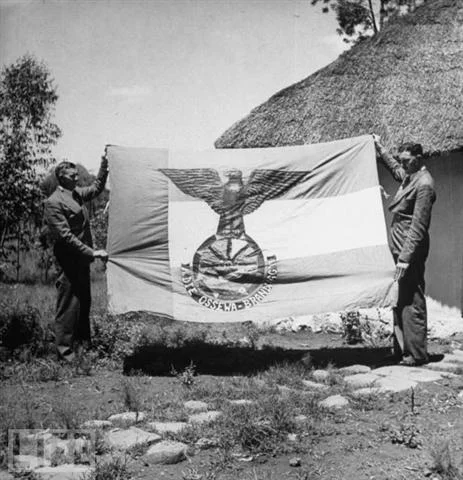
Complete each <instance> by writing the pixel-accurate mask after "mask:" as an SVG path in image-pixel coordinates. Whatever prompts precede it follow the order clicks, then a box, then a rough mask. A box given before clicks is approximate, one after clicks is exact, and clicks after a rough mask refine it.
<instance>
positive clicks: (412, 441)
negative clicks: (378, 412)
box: [389, 421, 423, 448]
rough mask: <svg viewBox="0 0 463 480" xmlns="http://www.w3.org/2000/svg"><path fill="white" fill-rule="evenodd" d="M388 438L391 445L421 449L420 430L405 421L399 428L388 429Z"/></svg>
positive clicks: (391, 427) (413, 424)
mask: <svg viewBox="0 0 463 480" xmlns="http://www.w3.org/2000/svg"><path fill="white" fill-rule="evenodd" d="M389 438H390V439H391V442H392V443H396V444H399V445H404V446H405V447H408V448H421V446H422V445H423V442H422V440H421V436H420V430H419V428H418V427H417V426H416V425H415V423H413V422H409V421H405V422H403V423H402V424H400V426H390V427H389Z"/></svg>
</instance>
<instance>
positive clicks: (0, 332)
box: [0, 302, 47, 354]
mask: <svg viewBox="0 0 463 480" xmlns="http://www.w3.org/2000/svg"><path fill="white" fill-rule="evenodd" d="M46 337H47V332H46V331H45V330H44V329H43V328H42V326H41V323H40V312H39V310H38V309H37V308H34V307H32V306H30V305H27V304H26V305H24V306H20V305H19V303H16V304H14V305H8V304H7V303H6V302H0V342H1V343H2V345H3V346H4V347H6V348H8V349H9V350H15V349H17V348H19V347H22V346H25V345H27V346H28V348H29V350H30V352H31V353H32V354H40V353H43V352H44V351H45V350H47V345H46V340H47V338H46Z"/></svg>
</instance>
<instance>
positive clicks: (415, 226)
mask: <svg viewBox="0 0 463 480" xmlns="http://www.w3.org/2000/svg"><path fill="white" fill-rule="evenodd" d="M373 138H374V140H375V145H376V150H377V153H378V155H379V157H380V159H381V160H382V161H383V163H384V165H385V166H386V168H388V170H389V171H390V172H391V174H392V176H393V177H394V179H395V180H397V181H399V182H401V185H400V187H399V189H398V191H397V193H396V195H395V197H394V199H393V200H392V202H391V204H390V205H389V210H390V211H391V212H392V214H393V218H392V225H391V232H390V240H391V251H392V254H393V256H394V260H395V262H396V273H395V280H397V281H398V283H399V296H398V301H397V306H396V307H395V308H394V333H395V342H394V347H395V352H396V353H399V352H400V353H401V355H402V356H403V358H402V361H401V364H403V365H407V366H416V365H422V364H424V363H427V362H428V353H427V347H426V343H427V342H426V335H427V312H426V299H425V296H424V287H425V281H424V269H425V262H426V258H427V256H428V252H429V225H430V221H431V210H432V205H433V203H434V202H435V200H436V193H435V190H434V180H433V178H432V176H431V174H430V173H429V172H428V170H427V169H426V167H425V166H424V165H423V160H422V157H423V148H422V146H421V145H420V144H414V143H404V144H402V145H401V146H400V147H399V155H398V160H399V161H397V160H396V159H395V158H394V157H392V156H391V155H390V154H389V153H388V152H387V151H386V149H385V148H384V147H383V146H382V145H381V143H380V137H379V136H377V135H373ZM398 347H400V350H399V348H398Z"/></svg>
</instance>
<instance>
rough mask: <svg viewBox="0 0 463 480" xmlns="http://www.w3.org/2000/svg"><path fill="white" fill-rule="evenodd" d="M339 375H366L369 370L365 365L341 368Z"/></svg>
mask: <svg viewBox="0 0 463 480" xmlns="http://www.w3.org/2000/svg"><path fill="white" fill-rule="evenodd" d="M339 372H340V373H345V374H349V375H355V374H356V373H368V372H371V368H370V367H368V366H367V365H359V364H355V365H349V366H348V367H342V368H340V369H339Z"/></svg>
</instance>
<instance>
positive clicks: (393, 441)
mask: <svg viewBox="0 0 463 480" xmlns="http://www.w3.org/2000/svg"><path fill="white" fill-rule="evenodd" d="M259 342H260V343H262V344H268V343H270V344H271V345H272V346H273V347H278V348H279V349H280V350H278V352H279V353H278V355H277V357H278V360H279V361H280V362H283V363H285V358H284V354H282V353H281V352H287V354H288V358H287V363H288V362H289V363H291V362H296V363H299V364H301V360H302V364H303V363H304V358H305V359H306V360H307V358H310V359H311V360H310V361H311V363H310V362H307V364H306V367H307V369H310V368H311V369H313V368H315V367H322V368H323V367H326V366H327V365H328V368H330V369H332V370H334V371H336V368H337V367H338V366H343V365H347V364H349V363H351V364H353V363H359V362H358V360H362V361H363V363H365V364H370V365H372V366H375V365H381V364H384V362H385V361H386V360H385V355H386V352H385V349H384V348H383V349H374V348H370V349H367V348H365V347H362V346H360V347H359V346H353V347H350V346H347V345H345V344H343V340H342V338H341V337H340V336H339V335H335V334H311V333H310V332H298V333H290V334H276V333H269V334H267V335H266V336H264V337H262V338H260V339H259ZM462 345H463V336H454V337H452V338H449V339H446V340H444V341H442V340H441V341H439V342H433V343H432V344H431V345H430V351H431V353H432V354H433V355H434V356H438V355H440V354H442V353H445V352H448V351H449V350H451V349H452V348H460V347H461V346H462ZM349 350H350V352H351V353H352V354H353V355H351V356H350V357H351V360H350V362H349V360H348V358H349V355H348V353H349ZM244 352H246V350H245V351H244ZM294 352H297V354H296V355H294ZM317 352H318V353H317ZM307 353H310V357H307ZM192 360H193V361H195V363H199V364H201V361H202V362H203V363H204V359H201V358H199V357H198V358H196V359H192ZM274 363H275V361H273V362H272V359H271V358H266V359H265V362H263V363H262V365H261V366H260V371H257V370H256V369H251V368H250V369H249V371H241V372H233V371H232V370H233V369H232V367H230V369H229V371H227V372H224V373H222V374H220V372H216V374H215V375H210V374H207V373H206V372H205V371H202V370H201V368H200V367H199V368H198V372H197V373H198V374H197V376H196V377H194V383H195V385H196V387H197V388H199V389H200V388H201V387H203V389H207V388H208V387H207V386H208V385H209V384H210V382H216V383H222V384H227V383H230V382H231V381H232V380H233V381H234V382H239V381H244V380H246V379H248V378H255V377H256V376H259V375H262V374H263V373H264V374H265V371H266V369H268V368H272V364H274ZM309 363H310V364H309ZM203 370H208V369H207V368H204V369H203ZM127 378H128V377H127V376H126V375H124V374H123V373H122V371H121V369H117V370H114V369H105V368H104V367H101V366H99V367H97V368H95V369H94V370H93V372H92V373H91V375H88V376H70V377H69V378H66V379H61V380H58V381H47V382H40V381H36V382H31V383H25V382H20V381H18V378H10V379H7V380H4V381H2V394H1V397H2V403H3V407H4V408H5V406H7V404H8V402H14V404H15V408H16V410H14V409H13V410H11V411H10V416H14V415H16V416H17V417H18V421H20V420H21V416H22V417H24V415H26V416H29V417H30V416H32V415H33V417H34V419H35V425H34V426H35V428H47V427H53V426H57V425H58V424H57V422H58V420H57V419H58V418H65V419H66V418H67V419H68V420H69V421H70V422H71V423H72V422H74V423H75V424H76V425H77V424H80V423H82V422H83V421H85V420H87V419H96V418H100V419H105V418H107V417H108V416H109V415H111V414H113V413H117V412H121V411H126V410H127V408H126V405H125V403H124V391H123V383H124V380H125V379H127ZM130 378H131V379H134V380H136V385H137V389H138V390H137V392H138V393H137V395H139V397H140V399H141V400H140V401H141V405H142V409H143V410H144V411H147V413H148V415H149V416H150V418H151V419H162V418H165V417H166V415H167V416H168V417H170V418H173V419H181V417H182V415H184V412H182V410H181V405H182V402H183V401H185V400H189V399H192V397H194V393H192V391H191V389H188V388H185V385H183V384H182V382H181V381H179V378H177V377H175V376H172V375H170V374H168V373H164V374H162V375H157V376H153V375H147V374H145V373H143V372H140V371H139V372H137V374H136V376H134V377H130ZM462 390H463V376H462V375H456V376H455V377H453V378H447V379H443V380H440V381H437V382H428V383H420V384H419V385H418V387H417V388H416V389H414V391H413V394H412V393H411V392H410V391H408V392H404V393H393V394H389V395H382V396H379V397H375V398H369V399H367V400H363V401H357V402H353V404H352V405H351V406H350V407H349V408H345V409H340V410H339V411H336V412H329V413H326V414H325V415H324V416H323V418H322V419H321V420H320V421H319V422H318V423H316V424H315V427H313V428H311V430H310V431H303V432H301V433H299V434H298V435H297V439H296V441H294V440H292V441H290V440H287V441H283V442H281V444H280V445H279V446H278V448H277V449H274V450H273V451H271V452H267V453H259V454H252V453H249V452H248V454H246V452H241V453H239V452H238V454H233V455H231V456H230V455H228V456H227V457H224V455H223V452H221V451H220V448H212V449H210V450H204V451H199V450H197V451H195V452H192V454H191V456H189V457H188V459H187V460H185V461H183V462H181V463H179V464H175V465H163V466H147V465H145V464H144V463H143V461H142V457H141V456H137V455H134V456H133V457H134V458H131V459H130V460H129V471H130V474H131V478H133V479H134V480H135V479H137V480H148V479H164V478H171V479H186V480H195V479H204V480H207V479H210V480H212V479H223V480H232V479H233V480H234V479H244V480H246V479H249V480H251V479H253V480H259V479H262V480H263V479H270V480H276V479H298V480H303V479H305V480H308V479H317V478H321V479H327V480H335V479H336V480H338V479H339V480H340V479H359V480H363V479H365V480H366V479H377V480H386V479H389V480H398V479H402V478H403V479H423V478H427V477H428V478H433V479H460V478H463V477H461V472H460V473H459V472H458V471H457V470H456V469H452V468H453V467H454V466H455V465H459V464H460V462H462V460H463V451H462V450H463V414H462V413H463V410H462V408H463V402H462V401H461V400H460V399H459V398H458V393H459V392H461V391H462ZM216 400H217V399H216ZM218 400H220V399H218ZM222 401H223V399H222ZM21 402H22V403H24V402H25V403H24V405H23V406H22V407H21V408H22V410H21V408H20V407H19V406H18V405H19V404H21ZM218 403H220V402H218ZM218 403H217V402H216V407H220V404H218ZM12 405H13V403H12ZM18 408H19V410H18ZM176 409H177V410H178V411H177V413H176ZM22 420H24V418H22ZM12 421H14V420H12ZM141 428H143V425H141ZM295 457H298V458H299V459H300V465H299V466H295V467H292V466H290V460H291V459H294V458H295ZM440 464H442V465H440ZM439 471H440V473H439Z"/></svg>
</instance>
